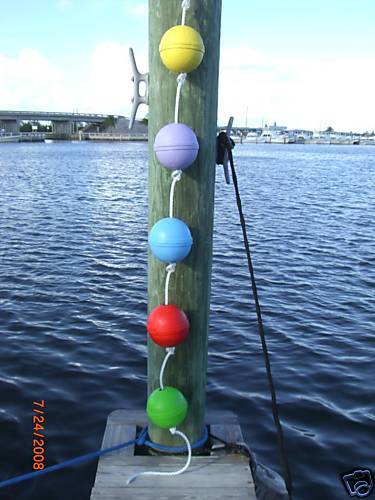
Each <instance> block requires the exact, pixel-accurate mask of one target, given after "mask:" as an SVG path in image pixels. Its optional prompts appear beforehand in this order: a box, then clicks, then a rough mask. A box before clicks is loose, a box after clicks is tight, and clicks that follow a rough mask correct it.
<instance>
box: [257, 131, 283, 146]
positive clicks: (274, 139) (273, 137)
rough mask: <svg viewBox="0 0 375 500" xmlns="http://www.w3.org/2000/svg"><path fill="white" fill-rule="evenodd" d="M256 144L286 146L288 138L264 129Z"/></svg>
mask: <svg viewBox="0 0 375 500" xmlns="http://www.w3.org/2000/svg"><path fill="white" fill-rule="evenodd" d="M257 142H260V143H265V144H286V143H287V142H288V136H287V135H286V134H284V133H280V132H276V133H275V132H273V131H272V130H269V129H264V130H263V132H262V134H261V135H260V137H258V140H257Z"/></svg>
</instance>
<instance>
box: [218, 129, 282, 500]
mask: <svg viewBox="0 0 375 500" xmlns="http://www.w3.org/2000/svg"><path fill="white" fill-rule="evenodd" d="M218 143H219V144H220V145H221V146H222V147H224V148H225V149H226V150H227V152H228V158H229V163H230V167H231V172H232V178H233V185H234V189H235V192H236V201H237V208H238V213H239V215H240V221H241V228H242V234H243V239H244V245H245V251H246V257H247V263H248V267H249V272H250V277H251V287H252V290H253V296H254V302H255V309H256V315H257V320H258V330H259V336H260V339H261V342H262V350H263V357H264V363H265V365H266V372H267V379H268V386H269V389H270V393H271V399H272V414H273V420H274V423H275V427H276V434H277V444H278V449H279V455H280V464H281V468H282V470H283V476H284V481H285V485H286V488H287V490H288V494H289V498H290V499H291V498H292V479H291V475H290V469H289V464H288V458H287V454H286V450H285V444H284V435H283V430H282V427H281V423H280V418H279V410H278V406H277V399H276V391H275V385H274V383H273V378H272V372H271V363H270V359H269V353H268V348H267V343H266V336H265V333H264V328H263V321H262V312H261V308H260V303H259V298H258V289H257V284H256V281H255V274H254V268H253V263H252V259H251V253H250V245H249V239H248V237H247V230H246V222H245V217H244V214H243V210H242V202H241V196H240V191H239V188H238V180H237V174H236V170H235V168H234V162H233V154H232V148H233V143H232V141H231V139H230V138H229V137H228V136H227V135H226V133H225V132H221V133H220V134H219V137H218Z"/></svg>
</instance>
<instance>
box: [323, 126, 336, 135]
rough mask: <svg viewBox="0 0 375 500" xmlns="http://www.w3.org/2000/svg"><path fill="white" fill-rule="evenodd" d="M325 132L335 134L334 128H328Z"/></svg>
mask: <svg viewBox="0 0 375 500" xmlns="http://www.w3.org/2000/svg"><path fill="white" fill-rule="evenodd" d="M325 132H327V133H328V134H330V133H331V132H334V130H333V127H327V129H326V130H325Z"/></svg>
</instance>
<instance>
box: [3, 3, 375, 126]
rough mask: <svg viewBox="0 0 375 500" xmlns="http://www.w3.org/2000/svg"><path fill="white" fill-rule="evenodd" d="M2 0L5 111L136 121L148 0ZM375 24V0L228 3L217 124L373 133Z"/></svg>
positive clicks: (143, 110) (144, 67)
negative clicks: (135, 91)
mask: <svg viewBox="0 0 375 500" xmlns="http://www.w3.org/2000/svg"><path fill="white" fill-rule="evenodd" d="M164 1H168V2H176V3H177V4H180V0H164ZM0 6H1V8H0V109H2V110H5V109H8V110H43V111H78V112H94V113H104V114H107V113H108V114H122V115H125V116H129V112H130V107H131V105H130V99H131V95H132V84H131V81H130V78H131V73H130V65H129V58H128V48H129V47H130V46H131V47H133V48H134V51H135V55H136V59H137V63H138V67H139V69H140V71H141V72H146V71H147V70H148V68H147V50H148V17H147V16H148V2H147V1H145V0H33V1H30V0H17V2H9V1H5V0H0ZM187 24H189V14H187ZM374 26H375V1H374V0H357V1H356V2H354V1H353V0H330V1H327V0H314V1H313V2H308V1H305V2H301V0H298V1H297V0H283V1H280V0H267V1H266V2H263V1H260V0H257V1H253V0H223V11H222V33H221V61H220V78H219V109H218V121H219V124H224V123H226V122H227V120H228V117H229V116H230V115H233V116H234V117H235V124H236V125H237V126H244V125H246V124H247V125H248V126H250V127H256V126H262V124H267V123H268V124H273V123H274V122H276V123H277V124H278V125H286V126H288V127H289V128H307V129H311V130H323V129H325V128H327V127H328V126H331V127H333V128H334V129H335V130H340V131H358V132H364V131H367V130H371V131H372V130H374V129H375V29H374ZM146 112H147V108H146V107H145V106H142V108H140V112H139V117H142V116H143V115H144V114H145V113H146Z"/></svg>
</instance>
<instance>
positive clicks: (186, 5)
mask: <svg viewBox="0 0 375 500" xmlns="http://www.w3.org/2000/svg"><path fill="white" fill-rule="evenodd" d="M181 7H182V19H181V24H182V26H184V24H185V23H186V11H187V10H188V9H190V0H182V3H181Z"/></svg>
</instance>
